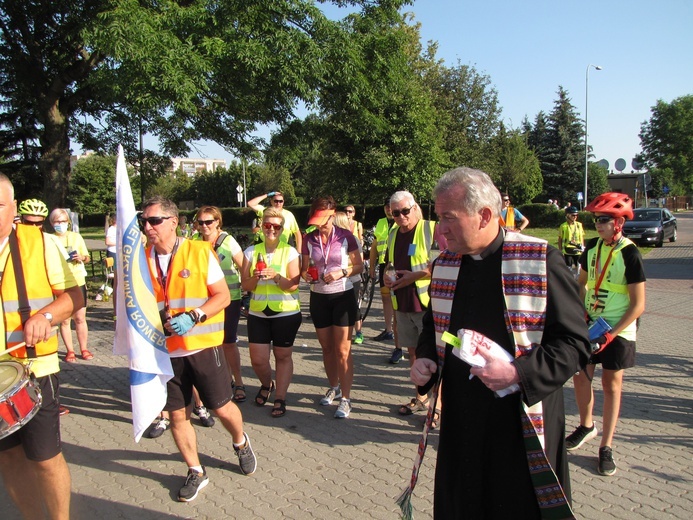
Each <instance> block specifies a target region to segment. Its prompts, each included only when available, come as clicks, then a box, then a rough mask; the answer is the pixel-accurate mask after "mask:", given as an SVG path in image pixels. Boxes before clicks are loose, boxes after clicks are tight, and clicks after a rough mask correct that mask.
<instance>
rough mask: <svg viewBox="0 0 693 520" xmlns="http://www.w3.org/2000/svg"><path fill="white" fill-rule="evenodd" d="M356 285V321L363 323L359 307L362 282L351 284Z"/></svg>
mask: <svg viewBox="0 0 693 520" xmlns="http://www.w3.org/2000/svg"><path fill="white" fill-rule="evenodd" d="M351 283H353V284H354V296H355V297H356V321H361V308H360V307H359V293H360V292H361V282H360V281H358V282H351Z"/></svg>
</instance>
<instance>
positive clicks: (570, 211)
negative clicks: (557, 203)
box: [565, 206, 580, 214]
mask: <svg viewBox="0 0 693 520" xmlns="http://www.w3.org/2000/svg"><path fill="white" fill-rule="evenodd" d="M565 212H566V214H574V213H580V210H579V209H577V208H576V207H575V206H569V207H567V208H565Z"/></svg>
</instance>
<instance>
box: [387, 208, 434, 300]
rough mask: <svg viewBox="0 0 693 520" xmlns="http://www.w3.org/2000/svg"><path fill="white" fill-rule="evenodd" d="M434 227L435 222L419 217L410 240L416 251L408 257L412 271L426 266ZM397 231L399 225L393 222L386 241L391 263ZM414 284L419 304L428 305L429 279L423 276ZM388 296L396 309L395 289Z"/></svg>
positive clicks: (417, 270)
mask: <svg viewBox="0 0 693 520" xmlns="http://www.w3.org/2000/svg"><path fill="white" fill-rule="evenodd" d="M435 227H436V223H435V222H433V221H432V220H423V219H421V220H419V221H418V222H417V223H416V231H414V240H413V241H412V243H413V244H414V245H415V246H416V251H415V253H414V255H412V256H410V257H409V258H410V262H411V270H412V272H419V271H423V270H424V269H426V268H427V267H428V262H429V260H430V258H431V248H432V247H433V234H434V231H435ZM397 233H399V226H398V225H396V224H395V225H394V226H393V227H392V230H391V231H390V236H389V237H388V241H387V255H388V261H389V262H390V263H391V264H392V265H395V240H396V239H397ZM414 285H415V286H416V295H417V296H418V297H419V301H420V302H421V305H422V306H423V307H428V303H429V301H430V297H429V295H428V286H429V285H431V279H430V278H424V279H420V280H416V282H414ZM390 297H391V298H392V306H393V308H394V309H395V310H397V297H396V296H395V291H391V292H390Z"/></svg>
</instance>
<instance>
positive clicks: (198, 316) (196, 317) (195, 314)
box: [188, 309, 207, 323]
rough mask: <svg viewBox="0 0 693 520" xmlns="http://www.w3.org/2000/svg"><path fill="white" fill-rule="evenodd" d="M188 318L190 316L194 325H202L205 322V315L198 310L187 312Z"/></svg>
mask: <svg viewBox="0 0 693 520" xmlns="http://www.w3.org/2000/svg"><path fill="white" fill-rule="evenodd" d="M188 316H190V317H191V318H192V320H193V321H194V322H195V323H204V322H205V321H207V315H206V314H205V313H204V312H202V311H201V310H199V309H196V310H194V311H188Z"/></svg>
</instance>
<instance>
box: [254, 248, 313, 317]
mask: <svg viewBox="0 0 693 520" xmlns="http://www.w3.org/2000/svg"><path fill="white" fill-rule="evenodd" d="M290 252H291V246H290V245H289V244H287V243H286V242H279V243H278V244H277V249H275V250H274V253H273V254H272V262H271V263H268V264H267V267H271V268H272V269H274V270H275V271H276V272H277V273H279V274H280V275H282V276H283V277H284V278H286V277H287V267H288V266H289V253H290ZM259 254H262V255H263V256H264V257H265V261H267V260H266V259H267V250H266V249H265V243H264V242H263V243H262V244H256V245H255V248H254V249H253V261H252V263H251V265H250V273H251V274H252V273H254V272H255V265H256V264H257V257H258V255H259ZM267 307H269V308H270V310H272V311H274V312H290V311H298V310H301V303H300V301H299V296H298V288H296V289H295V290H294V291H291V292H287V291H284V290H282V289H281V288H280V287H279V286H278V285H277V284H276V283H274V281H272V280H258V283H257V287H255V290H254V291H253V292H252V293H251V295H250V310H251V311H253V312H263V311H264V310H265V309H266V308H267Z"/></svg>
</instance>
